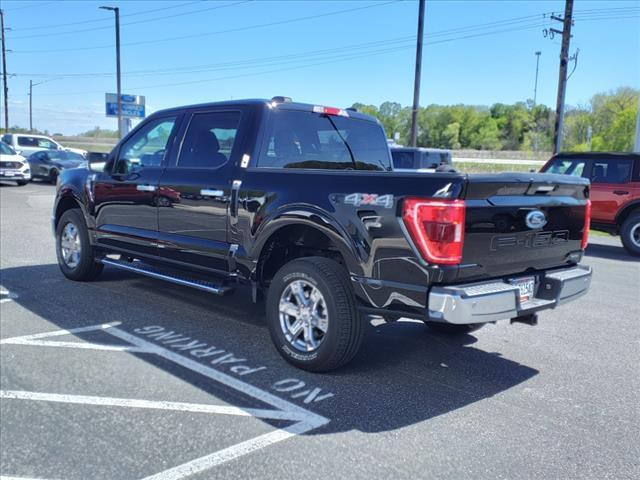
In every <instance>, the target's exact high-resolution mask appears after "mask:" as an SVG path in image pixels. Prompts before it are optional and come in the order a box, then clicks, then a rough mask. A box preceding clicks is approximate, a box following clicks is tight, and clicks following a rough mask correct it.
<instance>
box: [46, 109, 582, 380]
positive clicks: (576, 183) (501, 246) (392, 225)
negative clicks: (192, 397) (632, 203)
mask: <svg viewBox="0 0 640 480" xmlns="http://www.w3.org/2000/svg"><path fill="white" fill-rule="evenodd" d="M588 197H589V183H588V180H586V179H583V178H579V177H577V178H576V177H570V176H564V175H549V174H531V173H525V174H515V173H513V174H512V173H508V174H498V175H464V174H460V173H452V172H447V173H429V174H424V173H412V172H407V173H404V172H402V173H401V172H394V171H393V168H392V166H391V158H390V154H389V149H388V146H387V142H386V136H385V133H384V131H383V129H382V127H381V126H380V124H379V123H378V122H377V121H376V120H375V119H373V118H372V117H369V116H367V115H363V114H361V113H358V112H357V111H355V110H353V109H338V108H332V107H323V106H317V105H306V104H300V103H294V102H292V101H291V100H290V99H288V98H286V97H274V98H273V99H272V100H242V101H229V102H219V103H209V104H204V105H195V106H188V107H180V108H173V109H169V110H163V111H161V112H157V113H154V114H153V115H151V116H150V117H149V118H147V119H146V120H144V121H143V122H141V123H140V125H138V126H137V127H136V128H135V129H134V130H133V131H132V132H131V133H129V134H128V135H127V136H126V137H125V138H124V139H122V140H121V141H120V142H119V143H118V145H117V146H116V147H115V148H114V149H113V151H112V152H111V154H110V155H109V157H108V159H107V162H106V164H105V165H104V167H103V169H100V171H91V170H88V169H86V168H85V169H73V170H65V171H64V172H62V173H61V175H60V178H59V180H58V185H57V196H56V201H55V205H54V209H53V219H52V220H53V229H54V232H55V237H56V253H57V257H58V262H59V265H60V269H61V270H62V273H63V274H64V275H65V276H67V277H68V278H70V279H72V280H78V281H86V280H91V279H94V278H96V277H97V276H98V275H99V274H100V272H101V271H102V269H103V267H104V266H105V265H108V266H109V267H115V268H118V269H123V270H127V271H133V272H137V273H140V274H142V275H147V276H150V277H153V278H156V279H162V280H166V281H169V282H173V283H176V284H179V285H185V286H190V287H194V288H198V289H201V290H204V291H206V292H211V293H213V294H216V295H222V294H225V293H227V292H230V291H232V290H233V289H234V287H235V286H237V285H239V284H246V285H248V286H250V287H251V290H252V293H253V300H254V301H258V300H259V299H261V298H262V297H263V296H264V297H265V298H266V318H267V322H268V328H269V331H270V333H271V337H272V339H273V342H274V344H275V346H276V348H277V349H278V351H279V352H280V354H281V355H282V356H283V357H284V358H285V359H287V360H288V361H289V362H291V363H292V364H294V365H296V366H298V367H300V368H304V369H307V370H312V371H327V370H331V369H335V368H337V367H339V366H341V365H344V364H345V363H346V362H348V361H349V360H350V359H351V358H353V356H354V355H355V354H356V352H357V351H358V348H359V346H360V343H361V340H362V337H363V331H364V327H365V318H366V317H367V316H368V315H377V316H381V317H384V318H385V319H387V320H388V321H393V320H397V319H398V318H402V317H409V318H418V319H421V320H423V321H425V322H426V323H427V324H428V325H429V326H430V327H431V328H433V329H436V330H439V331H446V332H453V333H456V332H468V331H470V330H472V329H475V328H478V327H479V326H481V325H483V324H486V323H490V322H495V321H497V320H503V319H511V320H512V321H522V322H525V323H534V322H535V320H536V318H537V317H536V312H538V311H540V310H544V309H548V308H555V307H556V306H558V305H560V304H563V303H565V302H568V301H571V300H574V299H576V298H577V297H579V296H580V295H583V294H584V293H586V292H587V290H588V288H589V284H590V280H591V270H590V268H588V267H585V266H580V265H578V263H579V262H580V260H581V259H582V256H583V252H584V248H585V246H586V242H587V233H588V216H585V211H586V210H587V208H588V206H589V199H588ZM212 308H215V306H214V305H212Z"/></svg>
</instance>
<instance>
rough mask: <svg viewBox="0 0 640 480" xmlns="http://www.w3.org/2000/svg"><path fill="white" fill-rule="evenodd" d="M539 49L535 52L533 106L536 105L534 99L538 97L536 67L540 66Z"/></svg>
mask: <svg viewBox="0 0 640 480" xmlns="http://www.w3.org/2000/svg"><path fill="white" fill-rule="evenodd" d="M541 53H542V52H541V51H537V52H536V83H535V85H534V87H533V106H534V107H535V106H536V99H537V98H538V67H539V66H540V54H541Z"/></svg>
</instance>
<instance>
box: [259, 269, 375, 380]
mask: <svg viewBox="0 0 640 480" xmlns="http://www.w3.org/2000/svg"><path fill="white" fill-rule="evenodd" d="M267 322H268V327H269V332H270V334H271V339H272V340H273V343H274V344H275V346H276V349H277V350H278V353H280V355H282V356H283V357H284V358H285V360H287V361H288V362H289V363H291V364H293V365H295V366H296V367H298V368H302V369H304V370H310V371H313V372H326V371H329V370H334V369H336V368H338V367H341V366H343V365H345V364H346V363H347V362H349V361H350V360H351V359H352V358H353V357H354V356H355V355H356V353H357V352H358V349H359V348H360V344H361V343H362V337H363V334H364V325H363V323H362V320H361V318H360V315H359V313H358V310H357V308H356V301H355V297H354V294H353V290H352V287H351V282H350V280H349V277H348V275H347V273H346V271H345V270H344V268H343V267H342V266H341V265H340V264H338V263H337V262H334V261H333V260H330V259H328V258H324V257H307V258H301V259H297V260H292V261H291V262H289V263H287V264H286V265H284V266H283V267H282V268H281V269H280V270H279V271H278V272H277V273H276V274H275V276H274V278H273V280H272V281H271V285H270V287H269V292H268V294H267Z"/></svg>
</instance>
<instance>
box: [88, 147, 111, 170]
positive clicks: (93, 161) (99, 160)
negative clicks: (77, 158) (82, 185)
mask: <svg viewBox="0 0 640 480" xmlns="http://www.w3.org/2000/svg"><path fill="white" fill-rule="evenodd" d="M108 160H109V154H108V153H101V152H88V153H87V163H88V164H89V170H91V171H92V172H104V167H105V165H106V164H107V161H108Z"/></svg>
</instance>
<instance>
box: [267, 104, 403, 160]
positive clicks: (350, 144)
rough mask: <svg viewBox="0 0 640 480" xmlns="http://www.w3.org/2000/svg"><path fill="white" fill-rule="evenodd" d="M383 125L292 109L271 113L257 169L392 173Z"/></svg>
mask: <svg viewBox="0 0 640 480" xmlns="http://www.w3.org/2000/svg"><path fill="white" fill-rule="evenodd" d="M389 157H390V156H389V147H388V146H387V140H386V137H385V134H384V130H383V129H382V127H381V126H380V125H378V124H377V123H374V122H370V121H367V120H359V119H355V118H349V117H343V116H339V115H326V114H321V113H313V112H301V111H290V110H275V111H272V112H271V114H270V116H269V119H268V120H267V126H266V136H265V139H264V141H263V145H262V149H261V152H260V157H259V160H258V166H260V167H272V168H273V167H276V168H314V169H357V170H390V169H391V159H390V158H389Z"/></svg>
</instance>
